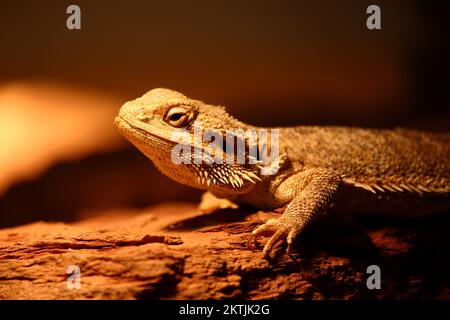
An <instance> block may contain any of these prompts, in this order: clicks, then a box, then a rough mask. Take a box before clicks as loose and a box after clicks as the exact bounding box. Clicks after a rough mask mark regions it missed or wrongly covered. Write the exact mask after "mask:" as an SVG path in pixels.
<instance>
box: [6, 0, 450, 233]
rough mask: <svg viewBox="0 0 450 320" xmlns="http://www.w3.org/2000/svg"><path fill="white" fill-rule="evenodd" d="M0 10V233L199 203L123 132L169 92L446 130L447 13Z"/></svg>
mask: <svg viewBox="0 0 450 320" xmlns="http://www.w3.org/2000/svg"><path fill="white" fill-rule="evenodd" d="M70 4H74V3H72V2H69V1H58V2H56V1H35V0H29V1H2V2H0V43H1V50H0V226H11V225H16V224H20V223H25V222H31V221H35V220H41V219H44V220H64V221H66V220H72V219H77V218H78V217H80V216H84V215H87V214H95V212H98V211H101V210H109V209H114V208H118V207H130V206H147V205H149V204H152V203H157V202H161V201H175V200H182V201H196V199H198V197H199V194H200V193H199V192H198V191H196V190H191V189H189V188H187V187H183V186H179V185H178V184H176V183H175V182H172V181H170V180H168V179H167V178H165V177H163V176H162V175H160V174H159V173H158V172H156V170H155V169H154V167H153V166H152V164H151V163H150V162H149V161H147V160H146V159H145V158H144V156H142V155H141V154H139V153H138V151H135V150H134V149H133V148H132V147H131V146H130V145H129V144H128V143H127V142H126V141H125V140H124V139H123V138H122V137H120V135H119V134H118V132H117V131H116V129H115V128H114V125H113V118H114V115H115V114H116V113H117V111H118V109H119V108H120V106H121V104H122V103H124V102H125V101H127V100H130V99H134V98H136V97H138V96H140V95H142V94H143V93H145V92H146V91H148V90H149V89H151V88H154V87H167V88H170V89H174V90H178V91H180V92H182V93H184V94H186V95H188V96H190V97H193V98H196V99H199V100H203V101H205V102H209V103H213V104H221V105H225V106H226V107H227V109H228V110H229V111H230V113H231V114H233V115H234V116H236V117H238V118H240V119H242V120H243V121H245V122H248V123H253V124H257V125H264V126H275V125H297V124H322V125H326V124H329V125H356V126H365V127H368V126H371V127H392V126H407V127H413V128H422V129H428V130H448V129H449V125H448V124H449V123H450V121H449V120H450V112H449V111H450V108H449V103H450V93H449V84H450V79H449V78H450V66H449V63H450V62H449V59H448V57H449V56H450V45H449V38H450V37H449V34H448V32H447V28H448V27H447V24H448V23H447V16H446V15H447V12H448V11H446V7H444V5H438V4H437V3H436V2H435V3H426V2H424V1H395V2H394V1H377V2H376V4H377V5H379V6H380V8H381V24H382V29H381V30H374V31H371V30H368V29H367V28H366V19H367V16H368V15H367V14H366V8H367V6H369V5H370V4H373V3H372V2H371V1H346V2H345V3H343V2H337V1H268V2H264V3H263V2H261V1H241V2H229V1H195V2H188V1H180V0H173V1H164V2H154V1H137V0H134V1H123V0H120V1H81V0H80V1H76V4H77V5H79V6H80V8H81V27H82V29H81V30H75V31H70V30H68V29H67V28H66V18H67V16H68V15H67V14H66V8H67V6H69V5H70Z"/></svg>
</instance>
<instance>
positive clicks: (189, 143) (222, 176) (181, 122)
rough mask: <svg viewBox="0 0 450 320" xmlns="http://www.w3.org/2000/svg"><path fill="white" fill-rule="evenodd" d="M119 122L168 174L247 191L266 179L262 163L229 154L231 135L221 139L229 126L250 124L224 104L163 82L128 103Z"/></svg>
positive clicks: (220, 189) (219, 189)
mask: <svg viewBox="0 0 450 320" xmlns="http://www.w3.org/2000/svg"><path fill="white" fill-rule="evenodd" d="M115 124H116V126H117V127H118V129H119V131H120V132H121V133H122V134H123V135H124V136H125V137H126V138H127V139H128V140H129V141H130V142H131V143H133V144H134V145H135V146H136V147H137V148H138V149H139V150H140V151H141V152H142V153H144V154H145V155H146V156H147V157H148V158H149V159H150V160H152V162H153V163H154V164H155V165H156V167H157V168H158V169H159V170H160V171H161V172H162V173H163V174H165V175H166V176H168V177H170V178H172V179H173V180H175V181H177V182H179V183H182V184H185V185H189V186H191V187H195V188H199V189H205V190H210V191H212V192H216V193H218V194H241V193H246V192H248V191H249V190H250V189H251V188H253V186H254V185H255V183H257V181H258V180H260V178H259V177H258V175H257V172H258V171H257V165H256V164H254V163H253V164H250V163H249V161H243V162H242V161H237V159H238V156H237V155H234V156H233V155H232V156H230V157H229V158H226V157H227V155H229V154H230V152H229V149H231V148H230V147H228V150H227V143H226V139H223V140H222V144H220V143H219V142H220V141H217V140H220V138H223V137H224V133H225V132H230V131H231V130H236V129H242V130H246V129H247V128H250V126H248V125H246V124H244V123H242V122H240V121H238V120H236V119H235V118H233V117H231V116H230V115H229V114H228V113H227V112H226V111H225V109H224V108H223V107H220V106H213V105H208V104H205V103H203V102H201V101H198V100H192V99H189V98H187V97H186V96H184V95H183V94H181V93H179V92H176V91H172V90H168V89H161V88H158V89H153V90H151V91H149V92H147V93H146V94H144V95H143V96H142V97H140V98H138V99H136V100H133V101H129V102H127V103H125V104H124V105H123V106H122V108H121V109H120V111H119V115H118V116H117V117H116V119H115ZM199 128H200V129H199ZM206 132H208V133H206ZM206 136H208V137H209V138H210V139H207V140H208V141H205V139H203V138H204V137H206ZM212 142H214V147H213V148H212V147H211V144H212ZM217 143H219V144H217ZM234 143H235V142H234V141H233V145H234ZM236 149H237V148H236ZM233 150H234V148H233ZM246 154H247V153H245V151H244V155H246ZM218 159H222V162H221V163H220V161H218ZM227 159H228V160H227ZM241 159H242V157H241ZM230 160H231V161H230ZM246 160H248V159H246Z"/></svg>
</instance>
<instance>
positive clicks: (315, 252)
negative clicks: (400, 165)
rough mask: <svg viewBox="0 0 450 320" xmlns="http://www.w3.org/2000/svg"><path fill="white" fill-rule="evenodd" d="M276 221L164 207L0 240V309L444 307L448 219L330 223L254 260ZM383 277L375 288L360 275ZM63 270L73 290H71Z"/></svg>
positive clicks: (17, 232)
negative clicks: (289, 250) (183, 304)
mask: <svg viewBox="0 0 450 320" xmlns="http://www.w3.org/2000/svg"><path fill="white" fill-rule="evenodd" d="M274 215H278V213H273V212H272V213H267V212H255V211H251V210H247V209H236V210H222V211H217V212H214V213H211V214H200V213H199V211H198V210H197V209H196V207H195V206H194V205H191V204H171V205H161V206H157V207H152V208H149V209H147V210H143V211H137V212H126V211H123V212H110V213H108V214H105V215H103V216H101V217H97V218H93V219H90V220H85V221H80V222H77V223H73V224H64V223H44V222H36V223H32V224H29V225H24V226H20V227H16V228H10V229H3V230H0V299H211V298H212V299H226V298H244V299H280V298H281V299H381V298H391V299H406V298H410V299H416V298H418V299H439V298H440V299H449V298H450V276H449V273H448V270H450V268H449V266H450V263H449V260H450V259H449V250H448V247H447V243H448V239H447V233H448V225H449V221H450V219H449V218H448V214H447V215H446V214H442V215H437V216H434V217H430V218H427V219H422V220H416V221H409V222H401V221H386V220H382V221H381V220H379V219H370V220H369V219H361V218H359V219H355V218H351V217H340V216H336V215H333V214H329V215H326V216H323V217H322V218H320V219H318V220H317V221H316V222H315V223H314V224H312V225H311V226H310V227H309V228H307V230H305V232H304V234H303V235H302V236H301V237H300V239H299V240H298V244H297V248H298V249H299V257H298V259H296V260H291V259H290V258H289V257H287V256H285V255H284V256H280V257H274V260H273V261H271V262H270V263H269V262H267V261H265V260H263V259H262V257H261V252H260V251H250V250H248V249H247V247H246V241H247V238H248V234H249V232H250V231H251V230H253V229H254V228H255V227H256V226H257V225H259V224H260V223H262V222H264V221H265V220H267V219H269V218H271V217H273V216H274ZM372 264H376V265H378V266H380V268H381V280H382V282H381V286H382V288H381V289H380V290H369V289H368V288H367V286H366V280H367V277H368V274H366V268H367V267H368V266H369V265H372ZM70 265H76V266H78V267H79V268H80V271H81V288H80V289H69V288H68V287H67V278H68V274H66V271H67V268H68V266H70Z"/></svg>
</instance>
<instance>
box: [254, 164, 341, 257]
mask: <svg viewBox="0 0 450 320" xmlns="http://www.w3.org/2000/svg"><path fill="white" fill-rule="evenodd" d="M341 183H342V178H341V176H339V175H338V174H336V173H335V172H333V171H332V170H328V169H319V168H317V169H309V170H305V171H302V172H299V173H297V174H295V175H293V176H291V177H289V178H288V179H286V180H285V181H284V182H283V183H281V184H280V185H279V186H278V188H277V190H276V191H275V196H276V197H278V198H279V199H285V200H286V202H288V203H289V204H288V205H287V207H286V210H285V211H284V213H283V215H282V216H281V217H280V218H278V219H271V220H269V221H267V222H266V223H265V224H263V225H261V226H260V227H258V228H257V229H255V230H254V231H253V232H252V234H251V236H250V238H249V241H248V244H249V246H251V245H252V244H254V243H256V241H257V238H258V237H260V236H264V235H270V234H272V236H271V237H270V239H269V240H268V241H267V242H266V244H265V246H264V249H263V256H264V258H266V259H267V258H268V257H269V255H270V252H271V250H272V248H273V247H274V245H275V244H276V243H277V242H278V241H280V240H284V241H286V242H287V253H288V254H291V253H292V243H293V241H294V240H295V238H296V237H297V236H298V235H299V233H300V232H301V231H302V230H303V229H304V228H305V226H306V225H307V224H308V223H309V222H310V221H311V220H313V219H314V218H315V217H316V216H317V215H318V214H319V213H321V212H323V211H325V210H326V209H327V208H328V207H329V206H330V205H331V203H332V202H333V199H334V195H335V194H336V192H337V190H338V188H339V186H340V185H341Z"/></svg>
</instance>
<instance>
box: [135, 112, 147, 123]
mask: <svg viewBox="0 0 450 320" xmlns="http://www.w3.org/2000/svg"><path fill="white" fill-rule="evenodd" d="M136 118H137V119H138V120H139V121H142V122H148V120H150V117H149V116H148V115H146V114H145V113H143V112H141V113H138V114H137V115H136Z"/></svg>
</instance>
